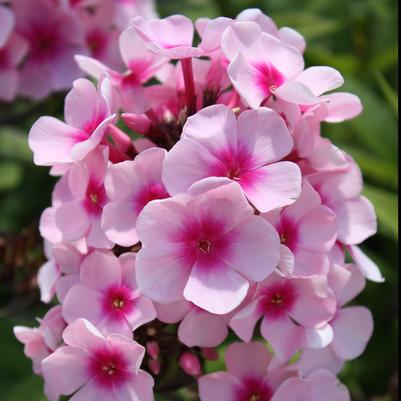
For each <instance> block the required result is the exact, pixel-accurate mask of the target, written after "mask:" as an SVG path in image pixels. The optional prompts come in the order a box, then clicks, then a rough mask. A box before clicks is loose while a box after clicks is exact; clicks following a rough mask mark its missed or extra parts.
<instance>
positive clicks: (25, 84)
mask: <svg viewBox="0 0 401 401" xmlns="http://www.w3.org/2000/svg"><path fill="white" fill-rule="evenodd" d="M49 73H50V72H49V69H48V66H47V65H46V64H43V63H39V62H37V61H35V60H29V59H28V60H27V62H26V63H25V64H24V66H23V67H22V68H21V71H20V80H19V88H18V93H19V94H20V95H22V96H24V97H28V98H31V99H33V100H41V99H44V98H45V97H46V96H48V95H49V93H50V91H51V81H50V79H49Z"/></svg>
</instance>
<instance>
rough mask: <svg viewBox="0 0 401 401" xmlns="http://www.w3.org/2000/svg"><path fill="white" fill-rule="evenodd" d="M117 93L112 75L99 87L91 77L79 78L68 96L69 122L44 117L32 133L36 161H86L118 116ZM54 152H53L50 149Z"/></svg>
mask: <svg viewBox="0 0 401 401" xmlns="http://www.w3.org/2000/svg"><path fill="white" fill-rule="evenodd" d="M113 110H114V104H113V93H112V88H111V85H110V81H109V79H108V78H104V79H101V80H100V81H99V86H98V89H97V90H96V87H95V86H94V85H93V84H92V83H91V82H90V81H89V80H87V79H78V80H77V81H75V82H74V87H73V89H72V90H71V91H70V92H69V94H68V95H67V97H66V99H65V109H64V116H65V121H66V122H65V123H64V122H62V121H60V120H57V119H56V118H54V117H41V118H39V120H38V121H36V123H35V124H34V125H33V126H32V128H31V131H30V133H29V146H30V148H31V150H32V151H33V154H34V161H35V164H37V165H41V166H53V165H55V164H58V163H72V162H74V161H78V160H82V159H84V158H85V156H86V155H88V153H89V152H90V151H92V150H93V149H95V148H96V147H97V146H98V145H99V144H100V143H101V142H102V140H103V137H104V135H105V133H106V129H107V127H108V126H109V125H110V124H111V123H112V121H113V119H114V117H115V115H114V114H112V113H113ZM49 148H51V149H52V151H51V152H49V151H48V149H49Z"/></svg>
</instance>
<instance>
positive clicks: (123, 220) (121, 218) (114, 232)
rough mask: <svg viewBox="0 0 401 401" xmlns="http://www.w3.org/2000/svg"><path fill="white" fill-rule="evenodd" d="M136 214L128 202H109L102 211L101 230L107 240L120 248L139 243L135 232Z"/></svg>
mask: <svg viewBox="0 0 401 401" xmlns="http://www.w3.org/2000/svg"><path fill="white" fill-rule="evenodd" d="M136 217H137V215H136V213H135V210H134V205H133V204H132V203H130V202H110V203H109V204H107V205H106V206H105V207H104V209H103V214H102V228H103V230H104V233H105V234H106V236H107V238H108V239H109V240H111V241H113V242H114V243H116V244H118V245H121V246H132V245H134V244H136V243H137V242H138V241H139V238H138V234H137V232H136V228H135V223H136Z"/></svg>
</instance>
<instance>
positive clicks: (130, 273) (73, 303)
mask: <svg viewBox="0 0 401 401" xmlns="http://www.w3.org/2000/svg"><path fill="white" fill-rule="evenodd" d="M63 315H64V317H65V319H66V321H67V322H68V323H71V322H73V321H74V320H75V319H78V318H80V317H82V318H84V319H87V320H89V321H90V322H92V323H93V324H94V325H96V327H97V328H98V329H99V330H100V331H101V332H103V333H104V334H109V333H120V334H123V335H126V336H127V337H129V338H130V337H132V332H133V330H135V329H137V328H138V327H139V326H141V325H143V324H145V323H148V322H150V321H152V320H153V319H155V317H156V312H155V309H154V307H153V304H152V302H151V301H150V300H148V299H147V298H145V297H143V296H142V295H141V293H140V292H139V290H138V288H137V284H136V280H135V254H133V253H125V254H123V255H121V256H120V257H119V258H117V257H116V256H114V255H113V254H110V253H102V252H99V251H95V252H93V253H91V254H90V255H89V256H87V257H86V258H85V260H84V261H83V262H82V265H81V270H80V277H79V283H78V284H75V285H74V286H73V287H72V288H71V289H70V290H69V291H68V293H67V296H66V298H65V300H64V304H63Z"/></svg>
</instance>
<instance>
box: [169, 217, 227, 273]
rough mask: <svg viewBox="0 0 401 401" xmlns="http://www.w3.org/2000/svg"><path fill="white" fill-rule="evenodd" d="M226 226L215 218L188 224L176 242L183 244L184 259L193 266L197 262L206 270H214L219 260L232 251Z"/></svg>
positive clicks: (204, 218)
mask: <svg viewBox="0 0 401 401" xmlns="http://www.w3.org/2000/svg"><path fill="white" fill-rule="evenodd" d="M225 231H226V225H225V224H224V223H223V222H222V221H219V220H218V219H217V218H214V216H211V215H206V216H203V217H202V218H200V219H199V220H198V219H193V220H191V221H188V222H187V225H186V227H185V228H184V229H183V230H182V231H180V233H179V234H177V237H176V238H175V240H176V241H177V242H179V243H181V244H182V245H183V246H182V255H181V256H182V257H183V258H184V260H186V261H187V262H188V264H190V265H193V264H194V263H195V262H196V261H198V262H200V264H201V265H202V266H203V267H204V268H206V269H209V268H213V267H214V266H215V265H216V262H217V261H218V260H219V259H224V256H225V255H227V253H228V252H229V250H230V243H231V240H232V239H231V238H230V236H229V234H225Z"/></svg>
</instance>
